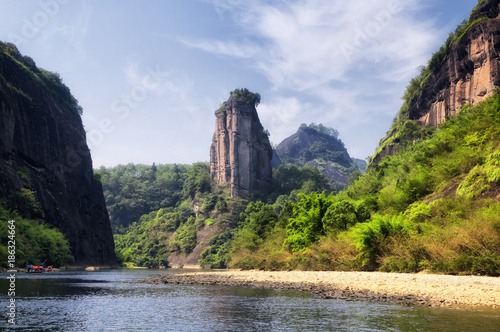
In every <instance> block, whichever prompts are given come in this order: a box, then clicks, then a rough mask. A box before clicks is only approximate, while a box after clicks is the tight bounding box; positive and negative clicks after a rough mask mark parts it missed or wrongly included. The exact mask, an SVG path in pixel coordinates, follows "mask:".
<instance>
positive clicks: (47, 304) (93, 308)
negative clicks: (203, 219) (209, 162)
mask: <svg viewBox="0 0 500 332" xmlns="http://www.w3.org/2000/svg"><path fill="white" fill-rule="evenodd" d="M177 272H178V271H175V270H140V269H139V270H138V269H123V270H108V271H99V272H84V271H78V272H52V273H46V274H37V275H35V274H24V273H17V274H16V277H17V280H16V309H17V318H16V323H17V324H16V327H15V329H13V328H12V325H10V324H8V322H7V317H6V314H7V309H6V308H5V306H6V304H7V303H8V301H9V297H8V296H7V290H8V280H7V279H6V278H7V276H8V274H5V273H3V274H0V276H1V280H0V289H2V292H1V300H2V303H4V304H5V305H2V307H3V308H5V309H3V310H2V313H1V315H0V317H2V321H1V322H0V329H1V330H7V329H12V330H19V331H118V330H119V331H440V332H446V331H500V328H499V327H500V310H493V309H490V310H488V309H484V310H452V309H441V308H427V307H419V306H410V307H408V306H401V305H395V304H386V303H375V302H352V301H344V300H326V299H319V298H317V297H315V296H312V295H310V294H308V293H301V292H295V291H272V290H259V289H251V288H241V287H226V286H202V285H170V284H169V285H150V284H142V283H137V282H135V281H136V280H138V279H143V278H147V277H153V276H157V275H159V274H162V273H177Z"/></svg>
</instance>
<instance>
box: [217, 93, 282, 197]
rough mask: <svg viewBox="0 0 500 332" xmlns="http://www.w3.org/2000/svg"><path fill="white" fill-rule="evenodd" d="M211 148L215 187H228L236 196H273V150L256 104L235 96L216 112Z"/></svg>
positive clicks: (233, 195)
mask: <svg viewBox="0 0 500 332" xmlns="http://www.w3.org/2000/svg"><path fill="white" fill-rule="evenodd" d="M215 118H216V120H215V133H214V137H213V141H212V146H211V149H210V174H211V177H212V180H213V182H214V183H215V184H222V185H223V184H227V185H228V186H229V187H230V191H231V196H232V197H240V198H247V197H249V195H250V194H251V193H252V192H259V193H262V194H267V193H269V191H270V189H271V182H272V169H271V158H272V154H273V153H272V148H271V144H270V143H269V138H268V135H267V134H266V132H265V131H264V128H263V127H262V124H261V123H260V120H259V116H258V114H257V110H256V108H255V104H252V103H247V102H245V101H243V100H241V99H239V98H238V97H234V96H231V97H230V98H229V99H228V100H227V101H226V102H225V103H224V104H223V105H222V106H221V107H220V108H219V109H218V110H217V111H216V112H215Z"/></svg>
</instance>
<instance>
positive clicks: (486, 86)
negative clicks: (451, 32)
mask: <svg viewBox="0 0 500 332" xmlns="http://www.w3.org/2000/svg"><path fill="white" fill-rule="evenodd" d="M499 3H500V1H499V0H494V1H487V2H486V3H483V4H482V5H480V6H479V7H478V8H477V10H475V11H474V12H473V13H472V15H471V17H470V19H469V21H470V22H474V21H475V20H477V19H480V18H483V20H482V21H480V22H478V23H477V24H475V25H474V26H472V27H471V28H470V29H469V30H468V31H467V32H466V33H465V35H464V36H463V37H462V38H460V40H459V41H458V42H457V43H455V44H453V45H452V46H451V48H450V50H449V52H448V56H447V59H446V61H445V63H444V64H443V66H442V67H441V68H440V70H439V71H438V72H437V73H436V74H434V75H431V76H430V77H429V78H428V79H427V81H426V82H425V83H424V85H423V86H422V93H421V94H420V95H419V96H418V97H417V98H415V99H414V100H413V101H412V103H411V104H410V105H409V106H410V107H409V114H410V119H411V120H416V121H418V122H419V123H420V124H422V125H424V126H436V125H438V124H441V123H443V122H444V121H445V120H446V117H452V116H455V115H456V114H457V113H458V111H459V110H460V109H461V108H462V107H463V106H464V105H466V104H472V105H475V104H477V103H479V102H481V101H483V100H485V99H486V98H488V97H490V96H491V95H492V93H493V90H494V89H496V88H497V87H499V86H500V62H499V61H500V60H499V52H500V16H499V14H500V8H499Z"/></svg>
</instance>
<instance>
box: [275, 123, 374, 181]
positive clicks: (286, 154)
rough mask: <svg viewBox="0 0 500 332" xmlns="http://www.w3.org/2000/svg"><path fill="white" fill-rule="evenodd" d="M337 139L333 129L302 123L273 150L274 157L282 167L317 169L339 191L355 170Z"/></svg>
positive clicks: (353, 164) (355, 166) (342, 145)
mask: <svg viewBox="0 0 500 332" xmlns="http://www.w3.org/2000/svg"><path fill="white" fill-rule="evenodd" d="M338 135H339V133H338V131H337V130H336V129H334V128H330V127H326V126H324V125H323V124H321V123H320V124H319V125H317V124H315V123H311V124H309V125H306V124H305V123H303V124H301V125H300V127H299V130H298V131H297V132H296V133H295V134H294V135H293V136H291V137H290V138H288V139H285V140H284V141H283V142H281V143H280V144H279V145H278V146H277V147H276V153H277V155H278V156H279V158H280V160H281V162H282V163H283V164H284V165H297V166H312V167H313V168H317V169H318V170H319V171H320V172H321V173H322V174H324V175H325V176H326V178H327V179H328V180H329V182H330V185H331V186H332V187H333V188H334V189H336V190H341V189H343V188H345V186H346V185H347V179H348V178H349V176H350V175H351V174H352V173H353V172H356V171H357V170H358V167H357V165H356V163H355V162H354V161H353V160H352V159H351V157H350V156H349V154H348V153H347V150H346V148H345V146H344V143H343V142H342V140H341V139H339V138H338ZM362 168H366V167H362Z"/></svg>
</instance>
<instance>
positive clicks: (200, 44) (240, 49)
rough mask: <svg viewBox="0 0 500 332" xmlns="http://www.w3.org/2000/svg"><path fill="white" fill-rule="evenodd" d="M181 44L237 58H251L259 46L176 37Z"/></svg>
mask: <svg viewBox="0 0 500 332" xmlns="http://www.w3.org/2000/svg"><path fill="white" fill-rule="evenodd" d="M178 40H179V41H180V42H181V43H182V44H184V45H185V46H188V47H192V48H196V49H200V50H202V51H205V52H208V53H213V54H218V55H227V56H232V57H237V58H251V57H253V56H255V55H256V54H257V53H258V51H259V49H260V48H259V47H258V46H257V45H252V44H249V43H248V44H239V43H235V42H223V41H220V40H189V39H187V38H179V39H178Z"/></svg>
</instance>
